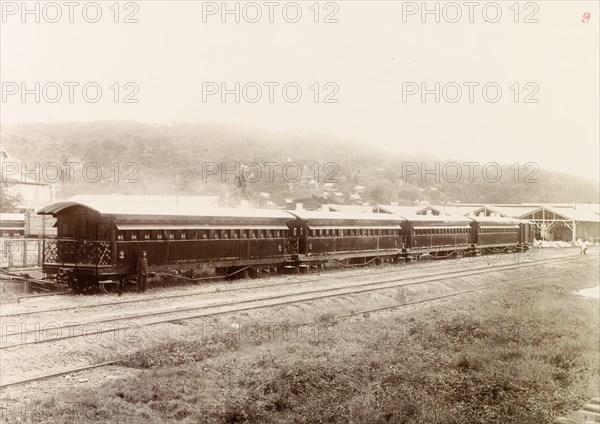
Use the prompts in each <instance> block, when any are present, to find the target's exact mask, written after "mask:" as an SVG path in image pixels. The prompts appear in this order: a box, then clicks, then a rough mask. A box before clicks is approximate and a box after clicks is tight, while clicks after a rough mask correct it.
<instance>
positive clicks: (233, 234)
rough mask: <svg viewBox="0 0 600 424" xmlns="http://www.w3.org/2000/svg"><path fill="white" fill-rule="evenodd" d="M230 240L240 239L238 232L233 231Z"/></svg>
mask: <svg viewBox="0 0 600 424" xmlns="http://www.w3.org/2000/svg"><path fill="white" fill-rule="evenodd" d="M231 238H234V239H237V238H240V230H233V231H232V232H231Z"/></svg>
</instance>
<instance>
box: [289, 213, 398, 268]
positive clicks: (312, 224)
mask: <svg viewBox="0 0 600 424" xmlns="http://www.w3.org/2000/svg"><path fill="white" fill-rule="evenodd" d="M290 213H291V214H293V215H294V216H296V218H297V219H296V220H295V221H292V222H290V223H289V224H288V225H289V227H290V237H298V247H299V256H298V260H299V261H300V262H301V263H302V264H303V265H305V266H308V268H307V269H309V267H310V265H319V264H323V263H325V262H327V261H341V262H344V263H346V264H353V263H354V264H360V263H362V264H364V263H368V262H369V261H376V262H382V261H389V260H394V259H397V258H398V256H399V254H400V253H401V251H402V248H403V238H402V235H401V224H402V223H403V222H404V220H403V219H402V218H399V217H396V216H394V215H388V214H368V213H359V214H347V213H341V212H309V211H291V212H290Z"/></svg>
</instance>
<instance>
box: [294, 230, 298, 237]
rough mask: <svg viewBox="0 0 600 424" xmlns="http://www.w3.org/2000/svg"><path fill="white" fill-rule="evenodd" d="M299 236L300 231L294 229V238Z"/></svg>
mask: <svg viewBox="0 0 600 424" xmlns="http://www.w3.org/2000/svg"><path fill="white" fill-rule="evenodd" d="M297 235H298V229H297V228H294V236H297Z"/></svg>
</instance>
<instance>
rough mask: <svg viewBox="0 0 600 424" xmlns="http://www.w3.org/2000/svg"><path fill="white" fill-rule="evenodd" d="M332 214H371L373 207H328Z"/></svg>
mask: <svg viewBox="0 0 600 424" xmlns="http://www.w3.org/2000/svg"><path fill="white" fill-rule="evenodd" d="M328 206H329V210H330V211H332V212H349V213H371V212H373V206H362V205H328Z"/></svg>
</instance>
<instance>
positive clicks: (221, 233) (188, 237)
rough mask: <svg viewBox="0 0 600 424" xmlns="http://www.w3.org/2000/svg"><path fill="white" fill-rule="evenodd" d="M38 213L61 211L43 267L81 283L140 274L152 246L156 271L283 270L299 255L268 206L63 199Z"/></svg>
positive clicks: (107, 282)
mask: <svg viewBox="0 0 600 424" xmlns="http://www.w3.org/2000/svg"><path fill="white" fill-rule="evenodd" d="M38 213H40V214H50V215H53V216H55V217H56V218H57V226H58V238H57V239H56V240H45V241H44V243H45V246H44V260H43V271H44V273H46V274H53V275H57V276H58V278H59V279H60V280H62V281H64V282H67V283H68V284H69V285H70V286H71V287H72V288H73V289H74V290H76V291H81V290H83V289H85V288H86V287H88V286H93V285H97V284H100V287H101V289H102V290H103V291H109V290H110V289H112V288H114V287H115V284H116V282H118V281H120V280H124V279H128V278H132V277H135V264H136V260H137V258H138V257H139V256H140V253H141V252H142V251H146V252H147V257H148V265H149V267H150V270H151V271H165V270H180V271H181V270H193V269H195V268H198V267H202V266H207V265H208V266H210V267H213V268H215V269H216V270H217V271H218V272H220V273H221V274H228V273H232V272H236V271H242V272H243V274H244V275H247V274H248V271H249V270H252V271H257V270H259V269H260V268H263V269H264V268H267V269H269V270H273V271H274V270H275V268H276V267H278V266H281V265H282V264H283V263H284V262H285V261H286V260H289V258H290V257H291V256H292V255H294V254H297V244H296V243H294V240H289V239H288V238H287V237H288V227H287V225H286V223H287V222H288V221H290V220H291V219H293V217H292V216H290V215H289V214H287V213H285V212H283V211H276V210H268V209H265V210H263V209H260V210H257V209H212V210H211V209H204V210H198V209H193V210H191V209H189V208H187V209H186V208H182V207H160V206H157V205H144V204H138V205H132V204H122V203H116V204H109V203H107V202H106V201H103V202H101V203H100V202H89V203H77V202H69V201H67V202H60V203H56V204H52V205H49V206H47V207H45V208H43V209H42V210H40V211H39V212H38Z"/></svg>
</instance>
